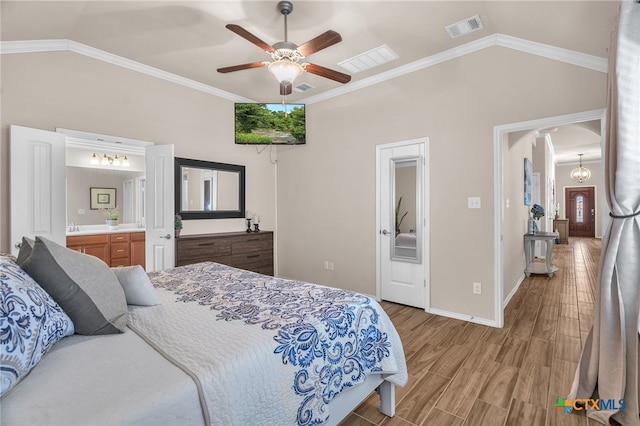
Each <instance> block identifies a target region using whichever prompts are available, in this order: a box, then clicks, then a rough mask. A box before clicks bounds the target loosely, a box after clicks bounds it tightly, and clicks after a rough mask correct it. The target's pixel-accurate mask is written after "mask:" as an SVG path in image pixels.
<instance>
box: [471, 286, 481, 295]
mask: <svg viewBox="0 0 640 426" xmlns="http://www.w3.org/2000/svg"><path fill="white" fill-rule="evenodd" d="M473 294H482V283H473Z"/></svg>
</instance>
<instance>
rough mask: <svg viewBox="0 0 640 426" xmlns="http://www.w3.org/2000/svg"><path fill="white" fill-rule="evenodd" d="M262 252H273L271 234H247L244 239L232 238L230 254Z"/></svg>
mask: <svg viewBox="0 0 640 426" xmlns="http://www.w3.org/2000/svg"><path fill="white" fill-rule="evenodd" d="M263 250H273V234H271V233H269V234H258V233H256V234H248V235H247V237H245V238H234V239H233V242H232V243H231V253H232V254H240V253H251V252H254V251H263Z"/></svg>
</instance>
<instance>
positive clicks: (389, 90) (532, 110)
mask: <svg viewBox="0 0 640 426" xmlns="http://www.w3.org/2000/svg"><path fill="white" fill-rule="evenodd" d="M605 82H606V75H605V74H603V73H599V72H595V71H590V70H586V69H582V68H578V67H575V66H572V65H569V64H564V63H559V62H555V61H551V60H548V59H544V58H540V57H535V56H531V55H527V54H524V53H520V52H516V51H513V50H509V49H506V48H501V47H493V48H489V49H485V50H483V51H481V52H476V53H473V54H470V55H467V56H465V57H462V58H459V59H455V60H452V61H448V62H445V63H442V64H440V65H438V66H435V67H432V68H428V69H425V70H422V71H418V72H415V73H412V74H408V75H406V76H403V77H399V78H396V79H394V80H391V81H388V82H385V83H384V84H380V85H376V86H372V87H368V88H366V89H362V90H360V91H358V92H356V93H351V94H348V95H344V96H340V97H337V98H334V99H330V100H328V101H325V102H321V103H317V104H312V105H309V106H308V109H307V111H308V114H309V124H308V131H307V145H306V146H304V147H296V148H292V149H288V150H282V151H280V152H279V155H278V212H279V214H278V225H279V226H278V230H279V236H278V250H279V256H280V259H281V261H280V274H281V275H284V276H289V277H296V278H299V279H304V280H308V281H314V282H319V283H323V284H330V285H335V286H338V287H342V288H348V289H352V290H356V291H361V292H364V293H368V294H375V279H376V277H375V271H376V269H375V265H376V258H375V238H376V228H375V208H376V207H375V196H376V195H375V146H376V145H377V144H382V143H388V142H394V141H401V140H408V139H415V138H418V137H425V136H426V137H429V145H430V157H431V161H430V163H431V164H430V165H429V173H430V176H431V187H430V188H429V191H430V194H431V199H430V205H431V210H430V217H431V223H430V233H431V241H430V252H431V259H430V264H431V272H430V277H428V278H429V279H430V283H431V304H432V307H433V308H437V309H441V310H445V311H450V312H453V313H460V314H465V315H471V316H475V317H479V318H486V319H494V286H495V283H494V281H495V276H494V272H493V265H494V254H493V232H494V230H493V215H494V211H493V202H494V199H493V171H494V158H493V127H494V126H496V125H501V124H508V123H515V122H521V121H526V120H532V119H537V118H542V117H551V116H556V115H562V114H567V113H574V112H579V111H588V110H592V109H598V108H602V107H603V106H604V103H605ZM303 177H304V178H303ZM518 181H519V182H521V177H518ZM469 196H479V197H481V199H482V208H481V209H479V210H470V209H468V208H467V197H469ZM516 226H517V227H518V229H517V232H519V233H520V234H522V227H521V226H522V225H517V224H516ZM323 260H330V261H332V262H334V265H335V270H334V271H325V270H324V269H323V266H322V265H323ZM522 264H523V263H522ZM475 281H477V282H481V283H483V292H482V295H473V294H472V282H475Z"/></svg>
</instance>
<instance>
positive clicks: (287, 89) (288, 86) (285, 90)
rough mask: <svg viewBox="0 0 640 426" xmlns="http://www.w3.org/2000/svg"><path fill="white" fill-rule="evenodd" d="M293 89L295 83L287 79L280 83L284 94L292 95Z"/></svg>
mask: <svg viewBox="0 0 640 426" xmlns="http://www.w3.org/2000/svg"><path fill="white" fill-rule="evenodd" d="M292 91H293V85H292V84H291V83H289V82H286V81H283V82H282V83H280V94H281V95H282V96H284V95H290V94H291V92H292Z"/></svg>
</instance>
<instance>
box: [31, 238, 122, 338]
mask: <svg viewBox="0 0 640 426" xmlns="http://www.w3.org/2000/svg"><path fill="white" fill-rule="evenodd" d="M22 269H24V270H25V272H27V273H28V274H29V275H30V276H31V277H32V278H33V279H34V280H36V281H37V282H38V284H40V285H41V286H42V288H44V289H45V290H46V291H47V293H49V294H50V295H51V297H52V298H53V299H54V300H55V301H56V302H58V304H59V305H60V306H61V307H62V309H64V311H65V312H66V313H67V315H69V317H70V318H71V320H72V321H73V324H74V325H75V329H76V333H78V334H84V335H94V334H114V333H122V332H124V331H125V328H126V326H127V302H126V299H125V295H124V291H123V290H122V287H121V286H120V283H119V282H118V279H117V278H116V276H115V275H114V273H113V272H112V271H111V269H109V267H108V266H107V265H106V264H105V263H104V262H103V261H102V260H100V259H98V258H97V257H94V256H89V255H86V254H83V253H80V252H77V251H74V250H69V249H68V248H66V247H62V246H61V245H58V244H56V243H54V242H53V241H50V240H47V239H45V238H42V237H36V241H35V244H34V246H33V250H32V251H31V256H29V258H28V259H27V260H25V261H24V263H23V264H22Z"/></svg>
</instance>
